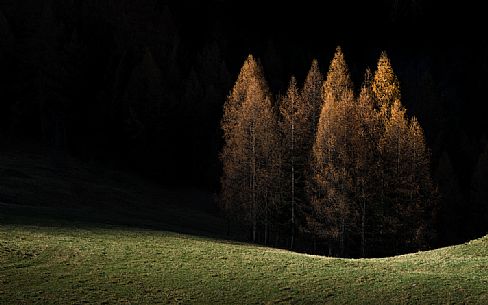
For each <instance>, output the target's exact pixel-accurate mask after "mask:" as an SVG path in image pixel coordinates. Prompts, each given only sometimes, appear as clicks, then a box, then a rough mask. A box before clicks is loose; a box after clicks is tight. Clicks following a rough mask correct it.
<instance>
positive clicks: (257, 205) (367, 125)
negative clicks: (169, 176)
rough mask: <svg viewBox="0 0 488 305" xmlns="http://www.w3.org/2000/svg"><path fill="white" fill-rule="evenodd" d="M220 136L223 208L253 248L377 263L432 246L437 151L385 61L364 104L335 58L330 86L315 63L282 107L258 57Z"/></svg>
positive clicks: (242, 79)
mask: <svg viewBox="0 0 488 305" xmlns="http://www.w3.org/2000/svg"><path fill="white" fill-rule="evenodd" d="M221 126H222V130H223V132H224V142H225V144H224V147H223V150H222V153H221V160H222V162H223V176H222V179H221V196H220V198H221V200H220V202H221V207H222V210H223V211H224V212H225V214H226V215H227V217H229V220H232V221H236V222H239V223H242V224H244V225H249V227H250V228H251V232H252V239H253V241H263V242H264V243H268V242H269V240H270V236H271V235H272V234H273V235H274V236H275V237H276V238H275V240H280V239H281V240H285V242H284V243H286V244H287V246H289V247H291V248H293V247H295V245H296V244H297V239H298V238H297V237H298V236H300V237H301V238H302V240H303V241H302V243H304V242H305V241H306V240H310V239H313V241H314V245H316V244H317V242H318V243H319V245H320V247H321V251H322V252H325V253H328V254H330V255H337V256H373V255H386V254H393V253H399V252H404V251H410V250H414V249H419V248H422V247H425V246H427V245H429V242H430V240H431V239H432V238H433V236H434V230H433V228H432V218H433V215H434V212H435V208H436V206H435V202H436V195H435V190H434V186H433V183H432V181H431V177H430V157H429V151H428V149H427V147H426V143H425V139H424V133H423V130H422V128H421V126H420V125H419V123H418V121H417V119H416V118H415V117H412V118H409V117H408V116H407V114H406V110H405V108H404V107H403V105H402V103H401V94H400V85H399V81H398V79H397V77H396V75H395V73H394V72H393V68H392V66H391V63H390V60H389V59H388V57H387V55H386V53H384V52H383V53H382V54H381V56H380V59H379V61H378V64H377V68H376V71H375V73H374V74H372V73H371V72H370V71H369V70H367V71H366V73H365V77H364V82H363V84H362V86H361V88H360V90H359V94H355V88H354V85H353V83H352V81H351V76H350V74H349V70H348V66H347V64H346V61H345V57H344V54H343V53H342V50H341V48H340V47H338V48H337V49H336V52H335V55H334V58H333V59H332V61H331V63H330V66H329V70H328V73H327V75H326V77H325V80H324V77H323V76H322V74H321V73H320V70H319V68H318V62H317V61H316V60H314V61H313V62H312V66H311V68H310V72H309V73H308V75H307V77H306V79H305V82H304V85H303V87H302V88H300V87H299V86H298V84H297V81H296V79H295V78H294V77H292V78H291V80H290V83H289V86H288V89H287V91H286V93H285V94H284V95H282V96H278V97H277V98H273V96H272V95H271V93H270V90H269V89H268V86H267V84H266V80H265V79H264V74H263V70H262V68H261V66H260V64H259V63H258V62H257V61H256V60H255V59H254V58H253V57H252V56H249V57H248V58H247V60H246V61H245V62H244V65H243V67H242V69H241V71H240V74H239V76H238V78H237V81H236V83H235V85H234V88H233V89H232V91H231V93H230V94H229V96H228V98H227V101H226V103H225V105H224V115H223V118H222V121H221ZM259 232H262V233H261V234H260V233H259ZM298 233H300V234H298ZM260 236H261V237H260ZM320 247H319V248H320Z"/></svg>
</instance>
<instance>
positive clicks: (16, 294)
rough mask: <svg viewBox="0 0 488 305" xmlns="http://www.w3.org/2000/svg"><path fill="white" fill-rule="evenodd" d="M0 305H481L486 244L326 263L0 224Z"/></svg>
mask: <svg viewBox="0 0 488 305" xmlns="http://www.w3.org/2000/svg"><path fill="white" fill-rule="evenodd" d="M0 266H1V267H0V283H1V285H0V303H1V304H14V303H15V304H30V303H43V304H44V303H49V304H83V303H90V304H140V303H143V304H159V303H163V304H261V303H266V304H316V303H319V304H323V303H327V304H329V303H330V304H378V303H384V304H390V303H395V304H417V303H422V304H461V303H466V304H487V302H488V291H487V289H486V287H487V286H488V236H485V237H484V238H481V239H477V240H474V241H471V242H469V243H466V244H462V245H458V246H453V247H448V248H442V249H438V250H434V251H428V252H419V253H415V254H410V255H403V256H398V257H393V258H384V259H365V260H363V259H358V260H351V259H334V258H326V257H318V256H310V255H304V254H297V253H293V252H289V251H284V250H276V249H270V248H265V247H259V246H253V245H248V244H239V243H233V242H226V241H222V240H216V239H208V238H202V237H195V236H189V235H182V234H177V233H170V232H164V231H149V230H140V229H128V228H120V227H103V228H95V227H89V226H85V227H83V226H80V227H71V228H67V227H49V226H44V227H40V226H26V225H0Z"/></svg>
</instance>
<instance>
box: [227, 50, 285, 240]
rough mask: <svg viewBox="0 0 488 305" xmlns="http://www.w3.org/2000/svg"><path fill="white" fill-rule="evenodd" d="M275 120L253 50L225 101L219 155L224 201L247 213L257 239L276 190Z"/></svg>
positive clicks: (229, 206) (234, 209)
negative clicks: (222, 143) (221, 167)
mask: <svg viewBox="0 0 488 305" xmlns="http://www.w3.org/2000/svg"><path fill="white" fill-rule="evenodd" d="M276 125H277V123H276V117H275V114H274V112H273V109H272V104H271V96H270V94H269V89H268V86H267V84H266V81H265V79H264V75H263V72H262V68H261V66H260V65H259V64H258V62H257V61H256V60H255V59H254V58H253V56H252V55H249V57H248V58H247V60H246V61H245V62H244V65H243V67H242V68H241V72H240V74H239V77H238V78H237V81H236V83H235V85H234V88H233V89H232V92H231V94H230V95H229V97H228V98H227V101H226V103H225V105H224V116H223V118H222V129H223V131H224V140H225V144H224V148H223V151H222V154H221V158H222V162H223V164H224V173H223V177H222V203H223V207H224V209H225V210H227V211H229V210H230V211H236V210H238V211H241V212H242V213H243V214H244V215H245V218H244V220H246V221H248V222H249V223H250V224H251V228H252V240H253V241H256V240H257V229H258V221H259V220H260V218H261V217H262V216H263V215H262V212H264V211H267V209H268V208H269V203H270V197H271V196H270V195H271V194H272V193H273V191H274V189H273V184H274V183H275V180H276V179H275V176H274V173H275V172H276V171H275V168H276V166H275V162H274V160H275V154H276V147H278V145H277V144H278V137H277V134H276V131H277V126H276ZM244 190H247V191H244ZM236 205H237V206H236ZM264 214H265V215H264V216H265V217H266V216H267V215H268V214H267V213H264ZM234 215H235V214H234ZM237 215H238V214H237Z"/></svg>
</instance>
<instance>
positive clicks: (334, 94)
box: [309, 47, 354, 255]
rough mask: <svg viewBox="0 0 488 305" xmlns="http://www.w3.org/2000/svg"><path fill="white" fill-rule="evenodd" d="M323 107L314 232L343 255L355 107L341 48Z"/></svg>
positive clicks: (314, 185) (317, 147)
mask: <svg viewBox="0 0 488 305" xmlns="http://www.w3.org/2000/svg"><path fill="white" fill-rule="evenodd" d="M322 97H323V106H322V110H321V113H320V118H319V122H318V126H317V134H316V139H315V143H314V146H313V157H312V164H311V174H312V177H313V181H312V185H311V187H310V188H309V191H310V192H311V194H310V198H311V205H312V207H313V211H314V213H313V216H312V217H310V218H311V221H310V222H311V225H312V227H315V228H314V229H313V231H315V232H318V233H320V235H322V236H323V237H326V238H327V239H329V241H330V245H329V246H331V244H332V242H333V241H334V242H335V241H338V242H339V251H340V254H341V255H343V254H344V249H345V240H346V233H347V231H348V230H349V224H350V223H351V221H350V220H351V218H352V217H353V211H352V209H351V204H350V203H351V202H350V195H351V192H352V191H353V190H352V184H351V183H352V178H353V177H351V172H350V169H351V161H352V158H351V151H352V147H351V142H350V140H351V138H350V133H351V132H354V129H350V128H349V127H350V126H349V124H350V123H354V122H353V120H352V119H350V118H351V117H350V115H352V114H351V113H350V110H351V109H353V108H354V95H353V86H352V81H351V78H350V75H349V70H348V68H347V65H346V62H345V60H344V55H343V53H342V51H341V49H340V48H339V47H338V48H337V50H336V53H335V55H334V58H333V59H332V62H331V64H330V67H329V72H328V73H327V78H326V81H325V83H324V86H323V94H322Z"/></svg>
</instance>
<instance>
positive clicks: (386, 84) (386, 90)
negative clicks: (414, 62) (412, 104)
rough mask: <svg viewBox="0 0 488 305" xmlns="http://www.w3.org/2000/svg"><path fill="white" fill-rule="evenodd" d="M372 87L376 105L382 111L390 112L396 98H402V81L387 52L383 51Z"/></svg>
mask: <svg viewBox="0 0 488 305" xmlns="http://www.w3.org/2000/svg"><path fill="white" fill-rule="evenodd" d="M371 85H372V89H373V93H374V96H375V102H376V107H377V108H378V109H380V110H382V112H386V113H389V108H390V107H391V106H392V105H393V103H394V102H395V101H396V100H398V101H399V100H401V94H400V83H399V81H398V78H397V76H396V75H395V73H394V72H393V67H392V66H391V62H390V59H389V58H388V56H387V55H386V52H382V53H381V55H380V58H379V60H378V64H377V68H376V72H375V74H374V78H373V82H372V84H371Z"/></svg>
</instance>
